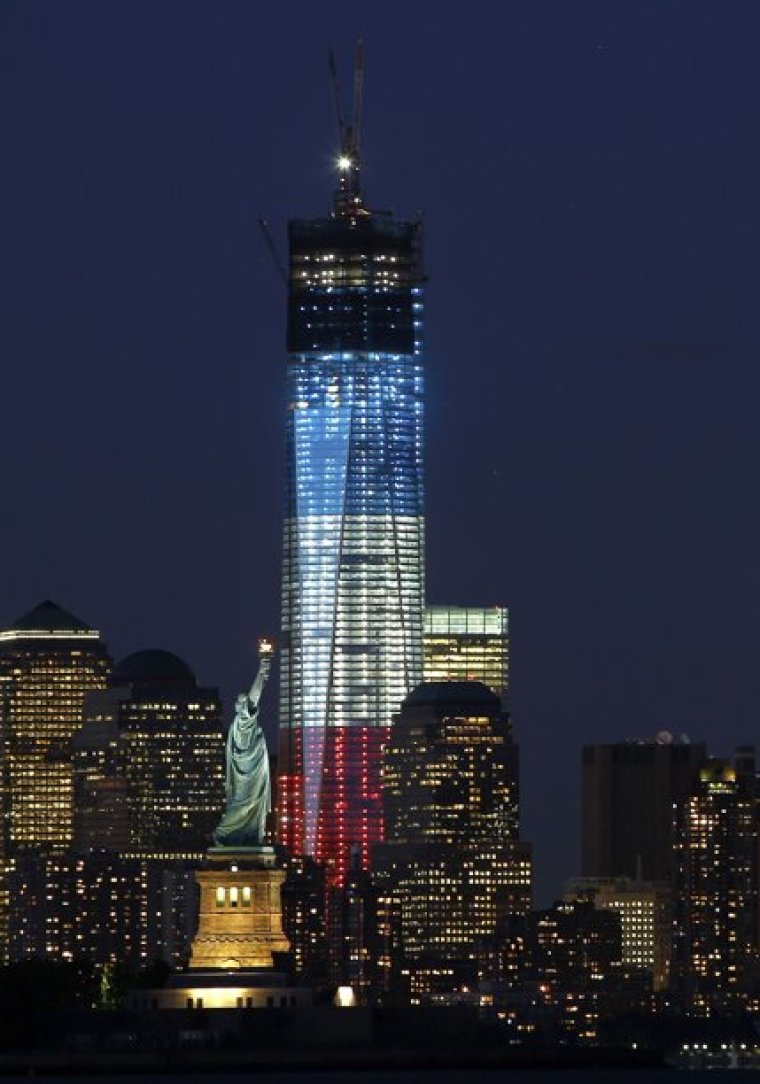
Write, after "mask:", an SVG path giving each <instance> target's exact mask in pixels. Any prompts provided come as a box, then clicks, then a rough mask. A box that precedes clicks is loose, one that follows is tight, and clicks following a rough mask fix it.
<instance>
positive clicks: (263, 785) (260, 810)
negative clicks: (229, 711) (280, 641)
mask: <svg viewBox="0 0 760 1084" xmlns="http://www.w3.org/2000/svg"><path fill="white" fill-rule="evenodd" d="M273 654H274V645H273V644H272V642H271V641H270V640H260V641H259V669H258V672H257V674H256V677H255V679H254V681H253V684H252V685H251V688H250V689H249V691H248V692H247V693H241V694H240V696H238V698H237V701H236V704H235V718H234V719H233V721H232V723H231V724H230V729H229V731H228V733H227V765H226V773H225V790H226V794H227V806H226V809H225V811H224V816H223V817H222V819H221V821H220V822H219V824H218V825H217V827H216V830H215V831H214V836H213V840H214V845H215V846H216V847H229V848H230V849H235V848H240V847H245V848H248V847H261V846H262V844H263V843H264V835H265V831H266V819H267V813H268V812H269V810H270V808H271V802H272V788H271V783H270V779H269V752H268V750H267V743H266V738H265V737H264V731H263V730H262V729H261V727H260V726H259V721H258V716H259V702H260V700H261V695H262V693H263V691H264V687H265V685H266V682H267V678H268V677H269V671H270V669H271V667H272V656H273Z"/></svg>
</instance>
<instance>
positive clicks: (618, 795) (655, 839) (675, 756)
mask: <svg viewBox="0 0 760 1084" xmlns="http://www.w3.org/2000/svg"><path fill="white" fill-rule="evenodd" d="M706 758H707V750H706V747H705V745H704V744H702V743H695V744H692V743H690V742H689V741H688V740H686V739H681V740H680V741H674V740H673V738H672V735H670V734H669V733H668V732H667V731H663V732H662V733H661V734H659V735H658V736H657V739H656V740H654V741H626V742H617V743H615V744H613V745H587V746H584V749H583V778H582V865H581V869H582V873H583V876H584V877H632V878H633V877H636V878H639V879H643V880H645V881H668V880H671V879H672V874H673V869H674V866H673V803H674V802H677V801H680V800H681V799H682V798H684V797H685V796H686V795H687V794H689V793H690V790H691V787H692V784H693V783H694V781H695V779H696V778H697V775H698V772H699V769H700V767H701V766H702V764H704V762H705V760H706Z"/></svg>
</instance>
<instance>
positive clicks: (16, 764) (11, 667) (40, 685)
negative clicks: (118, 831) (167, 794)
mask: <svg viewBox="0 0 760 1084" xmlns="http://www.w3.org/2000/svg"><path fill="white" fill-rule="evenodd" d="M110 669H111V660H110V659H109V657H108V653H107V651H106V647H105V644H104V643H103V641H102V640H101V638H100V633H99V632H97V631H96V630H95V629H93V628H91V627H90V626H89V625H87V624H85V623H84V622H83V621H80V619H79V618H77V617H74V616H73V615H72V614H70V613H67V612H66V611H65V610H63V609H61V607H60V606H57V605H56V604H55V603H54V602H50V601H49V600H48V601H46V602H43V603H41V604H40V605H39V606H36V607H35V608H34V609H33V610H31V611H30V612H29V613H27V614H25V615H24V616H23V617H21V618H19V619H18V620H17V621H14V622H13V624H12V625H10V626H9V627H8V628H6V629H3V630H2V631H0V722H1V723H2V813H3V818H2V821H3V833H4V839H3V849H4V853H5V856H6V857H8V858H10V857H13V856H15V855H19V854H44V853H50V852H52V851H59V850H63V849H65V848H66V847H68V846H69V845H70V843H71V838H72V831H73V812H74V794H73V776H72V760H71V739H72V736H73V735H74V733H75V732H76V731H77V730H78V729H79V727H81V725H82V719H83V709H84V701H85V697H86V696H87V694H88V693H89V692H91V691H93V690H96V689H103V688H105V685H106V681H107V679H108V675H109V672H110Z"/></svg>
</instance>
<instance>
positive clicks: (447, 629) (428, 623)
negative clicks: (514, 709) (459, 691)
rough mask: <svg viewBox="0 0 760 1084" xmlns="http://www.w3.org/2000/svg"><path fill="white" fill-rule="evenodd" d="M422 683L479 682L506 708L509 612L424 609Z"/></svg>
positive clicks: (499, 609)
mask: <svg viewBox="0 0 760 1084" xmlns="http://www.w3.org/2000/svg"><path fill="white" fill-rule="evenodd" d="M423 650H424V670H425V674H424V679H425V681H427V682H430V681H481V682H482V683H483V684H484V685H486V686H487V687H488V688H489V689H490V690H491V692H493V693H496V695H497V696H498V697H499V698H500V699H501V701H502V704H504V705H505V706H506V704H507V700H508V696H509V611H508V610H507V608H506V606H428V607H426V609H425V627H424V636H423Z"/></svg>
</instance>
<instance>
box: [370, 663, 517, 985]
mask: <svg viewBox="0 0 760 1084" xmlns="http://www.w3.org/2000/svg"><path fill="white" fill-rule="evenodd" d="M383 792H384V801H385V814H386V835H387V839H386V842H385V843H384V844H381V845H379V846H377V847H376V848H375V849H374V852H373V861H374V879H375V882H376V885H377V891H378V914H379V916H380V920H381V924H382V926H383V928H384V930H385V940H386V942H387V944H388V946H389V947H388V948H387V951H386V950H385V949H383V948H382V947H381V953H380V955H381V959H380V961H379V963H380V970H381V973H384V974H385V975H386V976H387V977H386V981H387V983H388V984H389V987H393V988H395V989H400V988H401V987H402V986H403V984H402V983H400V982H399V974H402V975H405V976H406V978H407V994H408V995H412V996H414V997H416V998H417V997H418V998H420V999H422V997H423V990H422V986H424V984H425V983H428V982H430V983H432V984H433V987H435V992H436V994H437V995H439V996H440V995H442V994H443V992H444V991H443V990H442V989H441V981H443V982H444V984H445V982H447V981H452V982H455V981H457V975H458V972H459V965H460V964H461V965H465V968H466V965H470V967H471V968H472V967H474V966H475V961H476V958H477V954H478V945H479V942H480V941H481V940H483V939H486V938H491V937H493V936H494V935H495V934H496V933H497V931H498V930H499V929H500V928H501V927H502V926H503V924H504V922H505V921H506V920H507V919H508V918H509V917H510V916H512V915H514V914H521V913H525V912H527V911H528V910H529V908H530V905H531V857H530V848H529V847H528V846H527V844H525V843H521V842H519V838H518V821H519V810H518V804H519V800H518V772H517V749H516V747H515V746H514V745H513V744H512V740H511V734H510V728H509V722H508V720H507V717H506V714H505V713H504V712H503V710H502V707H501V702H500V700H499V698H498V697H497V696H495V695H494V693H492V692H491V691H490V690H489V689H487V688H486V687H485V686H484V685H482V684H480V683H478V682H451V683H444V682H436V683H430V684H422V685H419V686H418V687H417V688H416V689H414V690H413V692H412V693H410V694H409V696H408V697H407V698H406V700H405V701H404V703H403V705H402V708H401V711H400V713H399V714H398V716H397V717H396V718H395V720H394V725H393V728H392V730H391V736H390V739H389V742H388V746H387V748H386V750H385V755H384V762H383ZM441 969H443V970H441ZM442 975H443V979H441V976H442ZM423 979H424V981H423ZM421 983H422V986H421V985H420V984H421ZM431 993H432V988H431Z"/></svg>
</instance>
